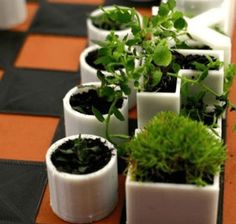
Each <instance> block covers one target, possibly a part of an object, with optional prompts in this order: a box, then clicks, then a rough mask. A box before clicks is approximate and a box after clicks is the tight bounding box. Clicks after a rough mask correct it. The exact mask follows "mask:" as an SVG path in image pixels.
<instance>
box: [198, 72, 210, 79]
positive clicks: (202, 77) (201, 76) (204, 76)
mask: <svg viewBox="0 0 236 224" xmlns="http://www.w3.org/2000/svg"><path fill="white" fill-rule="evenodd" d="M207 76H208V70H204V71H203V72H202V73H201V74H200V76H199V78H198V82H201V81H203V80H204V79H205V78H206V77H207Z"/></svg>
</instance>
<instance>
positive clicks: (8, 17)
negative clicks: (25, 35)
mask: <svg viewBox="0 0 236 224" xmlns="http://www.w3.org/2000/svg"><path fill="white" fill-rule="evenodd" d="M26 15H27V10H26V1H25V0H1V1H0V29H10V28H12V27H14V26H16V25H18V24H20V23H22V22H24V20H25V19H26Z"/></svg>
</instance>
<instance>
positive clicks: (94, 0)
mask: <svg viewBox="0 0 236 224" xmlns="http://www.w3.org/2000/svg"><path fill="white" fill-rule="evenodd" d="M47 1H48V2H51V3H66V4H91V5H102V4H103V3H104V0H47Z"/></svg>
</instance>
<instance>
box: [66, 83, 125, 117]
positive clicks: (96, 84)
mask: <svg viewBox="0 0 236 224" xmlns="http://www.w3.org/2000/svg"><path fill="white" fill-rule="evenodd" d="M99 85H101V83H100V82H88V83H84V84H83V86H85V87H89V86H95V87H96V86H99ZM75 93H78V87H77V86H75V87H73V88H72V89H71V90H69V91H68V92H67V93H66V95H65V97H64V98H63V104H64V107H65V109H67V110H68V111H70V113H71V114H73V115H74V116H80V117H84V118H86V119H88V118H90V119H95V120H97V119H96V117H95V116H94V115H90V114H83V113H80V112H78V111H75V110H74V109H73V108H72V107H71V105H70V97H71V96H72V95H73V94H75ZM127 103H128V100H127V99H123V104H122V107H124V106H125V104H127ZM122 107H121V108H122ZM121 108H120V109H121ZM103 116H104V117H106V116H107V114H104V115H103Z"/></svg>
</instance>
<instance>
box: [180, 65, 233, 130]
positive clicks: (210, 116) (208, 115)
mask: <svg viewBox="0 0 236 224" xmlns="http://www.w3.org/2000/svg"><path fill="white" fill-rule="evenodd" d="M214 64H217V65H220V62H218V61H216V62H214ZM197 66H198V67H197V71H199V75H198V78H197V79H195V80H193V79H189V78H182V79H183V81H184V82H183V86H182V91H181V94H182V97H183V99H184V103H183V105H182V109H181V114H182V115H185V116H188V117H190V118H192V119H193V120H197V121H202V122H203V123H204V124H206V125H208V126H210V127H211V128H215V127H217V120H218V119H219V118H220V117H222V115H223V114H224V113H225V112H226V110H227V108H229V109H230V111H235V110H236V106H235V105H234V104H233V103H231V101H230V100H229V91H230V88H231V86H232V83H233V80H234V78H235V75H236V66H235V65H234V64H230V65H228V66H227V67H226V68H225V72H224V91H223V93H222V94H221V95H219V94H218V93H216V92H215V91H213V90H212V89H210V88H209V87H208V86H206V85H204V84H203V83H202V81H203V80H204V79H205V78H206V77H207V75H208V72H209V64H207V65H203V64H197ZM210 66H212V64H210ZM221 66H222V65H221ZM190 85H197V86H198V87H200V89H201V90H200V91H199V93H198V94H195V95H191V94H189V88H190ZM206 93H211V94H212V95H213V96H215V98H216V100H217V102H218V103H216V104H214V105H206V104H205V103H204V100H203V99H204V96H205V94H206Z"/></svg>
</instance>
